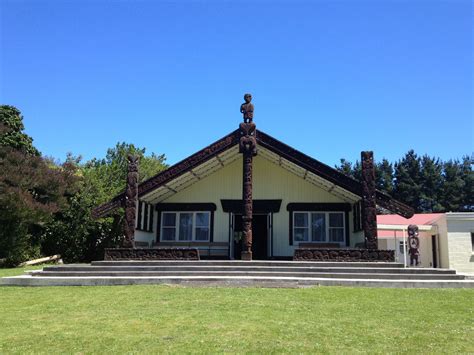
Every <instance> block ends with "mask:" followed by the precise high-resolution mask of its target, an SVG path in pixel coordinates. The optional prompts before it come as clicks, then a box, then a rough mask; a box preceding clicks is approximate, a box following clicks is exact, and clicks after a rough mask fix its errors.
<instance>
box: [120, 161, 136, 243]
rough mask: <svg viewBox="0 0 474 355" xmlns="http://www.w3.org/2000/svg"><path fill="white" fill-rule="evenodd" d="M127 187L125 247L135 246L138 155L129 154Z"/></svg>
mask: <svg viewBox="0 0 474 355" xmlns="http://www.w3.org/2000/svg"><path fill="white" fill-rule="evenodd" d="M127 159H128V171H127V188H126V190H125V226H124V231H125V238H124V240H123V247H124V248H134V247H135V225H136V213H137V204H138V156H136V155H131V154H129V155H128V157H127Z"/></svg>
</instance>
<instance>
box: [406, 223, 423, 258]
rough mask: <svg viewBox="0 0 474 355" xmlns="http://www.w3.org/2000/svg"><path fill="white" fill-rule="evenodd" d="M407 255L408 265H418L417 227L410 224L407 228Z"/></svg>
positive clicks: (418, 240)
mask: <svg viewBox="0 0 474 355" xmlns="http://www.w3.org/2000/svg"><path fill="white" fill-rule="evenodd" d="M408 247H409V249H408V254H409V255H410V265H411V266H418V265H419V264H420V260H419V258H420V238H419V237H418V226H416V225H414V224H410V225H409V226H408Z"/></svg>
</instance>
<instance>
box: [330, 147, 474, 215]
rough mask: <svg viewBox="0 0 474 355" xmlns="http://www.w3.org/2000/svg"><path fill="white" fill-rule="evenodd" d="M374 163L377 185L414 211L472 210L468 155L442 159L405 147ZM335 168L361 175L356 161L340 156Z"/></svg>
mask: <svg viewBox="0 0 474 355" xmlns="http://www.w3.org/2000/svg"><path fill="white" fill-rule="evenodd" d="M374 165H375V181H376V186H377V188H378V189H379V190H381V191H384V192H386V193H388V194H389V195H391V196H392V197H394V198H395V199H397V200H399V201H401V202H403V203H405V204H407V205H408V206H410V207H412V208H414V209H415V211H416V212H417V213H423V212H425V213H429V212H464V211H466V212H472V211H474V173H473V171H472V165H473V159H472V157H469V156H468V155H465V156H463V157H462V158H461V159H450V160H447V161H442V160H441V159H439V158H435V157H431V156H429V155H423V156H419V155H417V154H416V153H415V152H414V151H413V150H409V151H408V152H407V153H406V154H405V156H404V157H403V158H401V159H400V160H398V161H396V162H395V163H391V162H389V161H388V160H387V159H382V161H381V162H378V163H375V164H374ZM336 169H337V170H339V171H340V172H342V173H344V174H346V175H349V176H351V177H353V178H355V179H357V180H360V179H361V173H362V167H361V163H360V161H356V162H355V163H354V164H352V163H351V162H349V161H347V160H345V159H341V162H340V164H339V165H336Z"/></svg>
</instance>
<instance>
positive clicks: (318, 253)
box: [293, 248, 395, 262]
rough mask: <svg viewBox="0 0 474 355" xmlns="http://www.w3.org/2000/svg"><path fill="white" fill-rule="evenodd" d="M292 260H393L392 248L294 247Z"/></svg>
mask: <svg viewBox="0 0 474 355" xmlns="http://www.w3.org/2000/svg"><path fill="white" fill-rule="evenodd" d="M293 260H297V261H341V262H367V261H374V262H375V261H384V262H390V261H395V251H394V250H378V249H319V248H317V249H311V248H298V249H295V254H294V256H293Z"/></svg>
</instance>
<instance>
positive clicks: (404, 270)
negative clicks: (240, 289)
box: [43, 264, 456, 275]
mask: <svg viewBox="0 0 474 355" xmlns="http://www.w3.org/2000/svg"><path fill="white" fill-rule="evenodd" d="M43 270H44V271H56V272H66V271H84V272H86V271H90V272H100V271H104V272H105V271H109V272H119V271H130V272H131V271H137V272H138V271H154V272H166V271H183V272H198V271H200V272H206V271H226V272H231V271H241V272H249V271H259V272H275V273H279V272H324V273H392V274H394V273H400V274H439V275H451V274H455V273H456V271H455V270H450V269H432V268H430V269H428V268H387V267H384V268H378V267H377V268H376V267H334V266H331V267H324V266H323V267H320V266H299V265H297V266H291V267H290V266H259V265H258V266H250V265H224V266H219V265H212V266H209V265H207V266H206V265H190V266H188V265H153V266H142V265H128V266H95V264H94V265H93V266H91V265H61V266H48V267H45V268H44V269H43Z"/></svg>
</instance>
